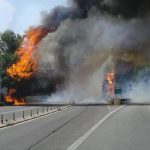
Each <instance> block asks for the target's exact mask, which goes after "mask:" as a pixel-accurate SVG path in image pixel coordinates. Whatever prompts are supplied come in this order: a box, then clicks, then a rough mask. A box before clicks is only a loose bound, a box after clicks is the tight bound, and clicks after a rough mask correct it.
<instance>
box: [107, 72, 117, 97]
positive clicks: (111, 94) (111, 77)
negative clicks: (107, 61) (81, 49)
mask: <svg viewBox="0 0 150 150" xmlns="http://www.w3.org/2000/svg"><path fill="white" fill-rule="evenodd" d="M107 81H108V96H109V97H110V98H114V96H115V93H114V91H115V84H114V81H115V73H114V72H110V73H107Z"/></svg>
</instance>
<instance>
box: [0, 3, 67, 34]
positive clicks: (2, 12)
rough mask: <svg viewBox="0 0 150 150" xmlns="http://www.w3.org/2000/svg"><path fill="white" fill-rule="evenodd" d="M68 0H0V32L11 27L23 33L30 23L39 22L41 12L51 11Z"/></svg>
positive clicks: (36, 23)
mask: <svg viewBox="0 0 150 150" xmlns="http://www.w3.org/2000/svg"><path fill="white" fill-rule="evenodd" d="M67 1H68V0H0V32H2V31H5V30H6V29H12V30H13V31H14V32H16V33H19V34H23V33H24V31H25V30H26V29H27V28H28V27H29V26H31V25H38V24H40V18H41V15H40V14H41V12H42V11H48V12H49V11H51V10H52V9H53V8H54V7H56V6H59V5H65V6H66V5H67V4H68V3H67Z"/></svg>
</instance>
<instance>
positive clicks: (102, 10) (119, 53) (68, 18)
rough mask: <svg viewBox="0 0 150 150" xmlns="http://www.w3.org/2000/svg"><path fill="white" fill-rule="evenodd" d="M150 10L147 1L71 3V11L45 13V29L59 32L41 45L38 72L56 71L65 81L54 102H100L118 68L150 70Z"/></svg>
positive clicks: (78, 0)
mask: <svg viewBox="0 0 150 150" xmlns="http://www.w3.org/2000/svg"><path fill="white" fill-rule="evenodd" d="M149 10H150V1H148V0H143V1H140V0H132V1H131V0H124V1H123V0H72V1H71V6H70V7H57V8H55V9H54V10H53V11H52V12H51V13H48V14H46V13H43V19H42V25H43V26H44V27H46V28H54V29H55V32H52V33H49V34H48V35H47V36H46V37H45V38H44V39H43V40H42V42H41V43H40V45H39V54H38V55H39V67H40V70H55V71H56V72H58V73H60V74H61V75H63V76H64V78H65V82H64V83H63V85H61V86H59V87H58V90H57V94H55V96H56V95H57V96H58V95H59V97H64V99H68V98H69V99H71V100H73V98H74V99H78V100H81V99H95V98H96V97H99V98H100V97H101V95H102V89H101V88H102V86H103V81H104V80H105V73H106V71H107V70H111V69H112V68H113V64H114V62H116V63H117V61H118V60H122V61H125V62H127V63H130V64H132V69H133V70H134V71H135V70H136V69H137V68H138V67H142V66H145V65H146V66H147V65H149V64H150V51H149V48H150V43H149V39H150V28H149V26H150V15H149ZM139 80H140V82H138V81H139ZM139 80H138V81H137V82H138V85H139V86H141V85H142V87H143V82H142V84H141V80H142V79H141V78H140V79H139ZM45 82H47V81H45ZM140 90H141V91H142V89H140ZM143 90H144V88H143ZM130 95H131V94H130ZM128 96H129V95H128Z"/></svg>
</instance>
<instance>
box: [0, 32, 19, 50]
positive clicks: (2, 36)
mask: <svg viewBox="0 0 150 150" xmlns="http://www.w3.org/2000/svg"><path fill="white" fill-rule="evenodd" d="M21 42H22V36H20V35H19V34H15V33H14V32H13V31H11V30H6V31H4V32H2V33H0V50H1V51H3V52H8V53H14V52H15V51H16V49H17V48H18V47H19V46H20V43H21Z"/></svg>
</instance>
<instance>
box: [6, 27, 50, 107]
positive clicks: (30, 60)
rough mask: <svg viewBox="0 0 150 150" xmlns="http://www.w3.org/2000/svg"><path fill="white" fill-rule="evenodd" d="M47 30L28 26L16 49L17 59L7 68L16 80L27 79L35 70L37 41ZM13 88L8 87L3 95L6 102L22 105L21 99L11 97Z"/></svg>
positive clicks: (13, 91) (8, 72)
mask: <svg viewBox="0 0 150 150" xmlns="http://www.w3.org/2000/svg"><path fill="white" fill-rule="evenodd" d="M48 32H49V30H48V29H45V28H43V27H37V28H30V29H29V30H28V31H27V32H26V34H25V36H24V39H23V42H22V44H21V46H20V47H19V48H18V50H17V51H16V55H17V56H18V61H17V62H16V63H14V64H12V65H11V66H10V67H9V68H8V69H7V71H6V72H7V74H8V75H9V76H10V77H11V78H13V79H15V80H17V81H21V80H22V79H29V78H30V77H31V76H32V75H33V74H34V73H35V72H36V70H37V68H38V65H37V60H38V57H37V55H36V51H37V46H38V44H39V42H40V41H41V40H42V39H43V38H44V37H45V36H46V35H47V34H48ZM15 92H16V90H15V89H10V90H9V92H8V95H7V96H6V97H5V100H6V102H8V103H13V104H14V105H24V104H25V102H24V100H23V99H21V100H17V99H16V98H13V96H12V95H13V93H15Z"/></svg>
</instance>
